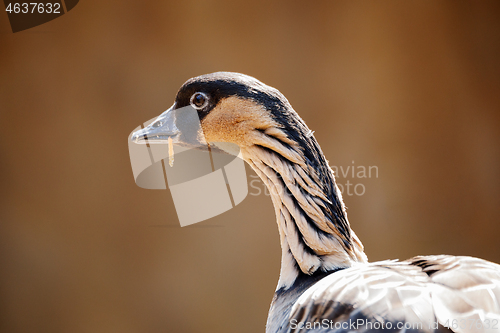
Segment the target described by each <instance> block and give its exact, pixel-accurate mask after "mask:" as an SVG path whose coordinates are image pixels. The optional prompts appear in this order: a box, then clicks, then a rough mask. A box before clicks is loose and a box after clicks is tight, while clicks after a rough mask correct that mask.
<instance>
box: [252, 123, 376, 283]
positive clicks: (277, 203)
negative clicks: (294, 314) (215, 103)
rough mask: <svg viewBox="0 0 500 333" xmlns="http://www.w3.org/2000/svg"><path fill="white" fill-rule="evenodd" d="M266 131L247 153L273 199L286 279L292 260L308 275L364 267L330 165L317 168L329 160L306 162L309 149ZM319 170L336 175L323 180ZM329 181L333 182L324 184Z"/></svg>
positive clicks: (357, 243) (361, 247)
mask: <svg viewBox="0 0 500 333" xmlns="http://www.w3.org/2000/svg"><path fill="white" fill-rule="evenodd" d="M265 132H269V133H272V135H268V134H266V133H265ZM265 132H263V131H258V133H257V134H256V135H257V136H258V137H259V139H260V140H255V141H256V142H257V144H254V145H251V146H247V147H243V148H242V154H243V157H244V159H245V160H246V161H247V162H248V163H249V164H250V166H251V167H252V168H253V169H254V170H255V172H256V173H257V174H258V176H259V177H260V178H261V179H262V181H263V182H264V184H265V185H266V186H267V187H268V189H269V192H270V194H271V198H272V201H273V205H274V209H275V214H276V218H277V223H278V228H279V231H280V238H281V247H282V251H283V255H282V275H283V265H290V255H291V257H292V258H293V259H294V261H295V263H296V265H297V266H298V268H299V269H300V271H301V272H302V273H304V274H308V275H311V274H313V273H314V272H316V271H318V270H321V271H325V272H327V271H330V270H334V269H338V268H341V267H349V266H352V264H353V263H355V262H365V261H366V256H365V255H364V253H363V246H362V245H361V242H359V240H358V239H357V237H356V235H355V234H354V232H353V231H352V230H351V229H350V227H349V223H348V220H347V216H346V215H345V208H344V206H343V203H342V197H341V194H340V193H339V192H338V188H337V187H336V186H335V183H334V176H333V172H332V171H331V169H330V167H329V166H328V165H320V166H321V167H320V168H318V165H314V164H315V163H316V164H321V163H322V161H325V163H326V160H325V159H324V158H323V159H322V161H311V160H310V159H307V158H305V157H304V153H303V151H302V150H303V149H304V148H303V147H300V146H299V145H297V144H296V143H295V142H294V141H291V140H290V139H288V138H287V140H286V141H282V140H281V139H282V138H283V137H285V135H284V134H283V133H282V132H281V130H280V129H278V128H273V129H272V130H270V129H267V130H266V131H265ZM280 133H281V134H280ZM263 137H265V139H263ZM311 140H314V138H311ZM317 170H322V171H325V170H326V171H327V172H330V173H331V174H330V175H328V177H321V175H318V174H317V172H318V171H317ZM324 179H327V180H328V179H331V182H333V183H331V184H324V183H322V182H321V181H322V180H324ZM297 273H300V272H297ZM287 284H288V283H287Z"/></svg>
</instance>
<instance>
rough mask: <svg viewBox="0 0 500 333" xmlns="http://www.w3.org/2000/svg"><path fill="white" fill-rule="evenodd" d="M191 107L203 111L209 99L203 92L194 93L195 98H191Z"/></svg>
mask: <svg viewBox="0 0 500 333" xmlns="http://www.w3.org/2000/svg"><path fill="white" fill-rule="evenodd" d="M190 102H191V105H192V106H193V108H195V109H197V110H200V109H203V108H204V107H205V106H207V104H208V97H207V95H205V94H204V93H202V92H197V93H194V94H193V96H191V101H190Z"/></svg>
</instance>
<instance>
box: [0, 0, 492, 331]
mask: <svg viewBox="0 0 500 333" xmlns="http://www.w3.org/2000/svg"><path fill="white" fill-rule="evenodd" d="M219 70H227V71H237V72H242V73H246V74H249V75H252V76H255V77H256V78H258V79H260V80H262V81H263V82H265V83H267V84H269V85H272V86H274V87H277V88H278V89H280V90H281V91H282V92H283V93H284V94H285V96H287V97H288V99H289V100H290V102H291V103H292V105H293V106H294V108H295V109H296V110H297V111H298V112H299V114H300V115H301V116H302V117H303V118H304V120H305V121H306V122H307V124H308V125H309V127H310V128H311V129H313V130H315V131H316V132H315V135H316V137H317V139H318V140H319V142H320V144H321V145H322V148H323V150H324V152H325V154H326V156H327V158H328V159H329V160H330V163H331V165H335V166H339V167H340V166H343V167H344V168H346V167H347V166H352V165H355V166H377V167H378V178H376V177H374V176H373V174H372V178H370V179H360V178H356V177H355V178H352V177H348V178H340V179H339V183H341V184H345V183H346V181H347V180H349V181H350V182H351V183H352V184H357V183H362V184H363V186H364V188H365V193H364V195H362V196H357V195H351V196H349V195H346V194H344V198H345V201H346V203H347V206H348V208H349V210H348V213H349V218H350V221H351V224H352V227H353V229H354V230H355V231H356V233H357V234H358V235H359V237H360V238H361V240H362V241H363V243H364V245H365V248H366V252H367V255H368V257H369V258H370V260H372V261H375V260H382V259H387V258H400V259H406V258H408V257H411V256H414V255H417V254H440V253H447V254H455V255H472V256H479V257H482V258H485V259H488V260H492V261H496V262H500V245H499V236H500V172H499V171H500V93H499V92H500V2H499V1H496V0H495V1H488V2H487V1H451V0H450V1H379V2H375V1H364V2H363V1H325V2H318V1H315V2H313V3H307V2H306V1H301V2H299V1H294V2H281V3H270V2H265V1H262V2H241V3H237V2H235V1H220V2H217V1H182V2H181V1H176V2H159V1H158V2H144V1H127V2H123V1H111V0H106V1H92V0H82V1H80V4H79V5H78V6H77V7H75V8H74V9H73V10H72V11H71V12H69V13H68V14H66V15H64V16H62V17H60V18H58V19H56V20H54V21H52V22H49V23H47V24H44V25H42V26H39V27H36V28H34V29H30V30H26V31H23V32H19V33H16V34H13V33H12V32H11V30H10V27H9V25H8V21H7V15H6V14H0V124H1V130H0V267H1V268H0V316H1V318H0V331H1V332H51V333H57V332H72V333H79V332H120V333H128V332H264V325H265V322H266V317H267V310H268V307H269V304H270V302H271V298H272V295H273V292H274V289H275V286H276V283H277V280H278V274H279V265H280V248H279V240H278V232H277V228H276V225H275V217H274V212H273V208H272V205H271V201H270V199H269V198H268V197H266V196H265V195H258V196H256V195H249V196H248V198H247V199H246V200H245V201H244V202H243V203H242V204H241V205H240V206H238V207H237V208H235V209H233V210H231V211H229V212H227V213H225V214H223V215H221V216H218V217H215V218H213V219H211V220H209V221H205V222H203V223H200V224H197V225H195V226H192V227H186V228H180V227H179V224H178V221H177V217H176V214H175V210H174V207H173V203H172V198H171V196H170V193H169V192H168V191H153V190H143V189H141V188H139V187H137V186H136V185H135V183H134V180H133V177H132V171H131V167H130V162H129V157H128V148H127V142H126V140H127V136H128V134H129V133H130V132H131V131H132V130H133V129H134V128H135V127H136V126H138V125H139V124H141V123H142V122H144V121H146V120H148V119H150V118H152V117H154V116H157V115H159V114H160V113H161V112H162V111H164V110H165V109H167V108H168V107H169V106H170V105H171V103H172V102H173V99H174V96H175V93H176V91H177V89H178V87H179V86H180V85H181V84H182V83H183V82H184V81H185V80H187V79H188V78H190V77H192V76H196V75H200V74H204V73H209V72H213V71H219ZM353 161H354V163H353ZM250 174H251V175H255V174H254V173H253V172H250ZM360 190H361V188H358V192H359V191H360ZM250 192H251V193H256V190H255V189H253V188H251V189H250Z"/></svg>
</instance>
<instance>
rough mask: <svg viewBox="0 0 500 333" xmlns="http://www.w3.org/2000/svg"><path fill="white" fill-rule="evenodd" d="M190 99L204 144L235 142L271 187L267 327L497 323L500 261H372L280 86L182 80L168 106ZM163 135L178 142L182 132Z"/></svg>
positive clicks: (365, 328) (459, 328)
mask: <svg viewBox="0 0 500 333" xmlns="http://www.w3.org/2000/svg"><path fill="white" fill-rule="evenodd" d="M188 105H191V106H192V107H193V108H195V109H196V110H197V112H198V116H199V119H200V123H201V129H202V131H203V137H204V139H205V140H206V143H207V144H210V143H216V142H229V143H233V144H237V145H238V146H239V147H240V150H241V154H242V156H243V159H244V160H245V161H246V162H247V163H248V164H249V165H250V166H251V167H252V168H253V170H255V172H256V173H257V175H258V176H259V177H260V178H261V179H262V181H263V182H264V184H265V185H266V186H267V187H268V189H269V192H270V193H271V199H272V201H273V205H274V209H275V214H276V220H277V225H278V230H279V235H280V242H281V248H282V257H281V271H280V279H279V281H278V286H277V288H276V291H275V294H274V297H273V300H272V303H271V308H270V310H269V316H268V320H267V325H266V332H267V333H285V332H347V331H352V332H358V331H359V332H370V331H386V330H387V331H402V332H403V331H411V332H433V331H436V332H438V331H447V330H452V331H454V332H460V333H468V332H483V331H487V332H497V331H500V304H499V302H500V266H499V265H497V264H494V263H491V262H488V261H485V260H482V259H477V258H470V257H453V256H444V255H442V256H427V257H415V258H412V259H409V260H406V261H401V262H399V261H381V262H375V263H368V260H367V257H366V255H365V253H364V251H363V245H362V244H361V242H360V240H359V239H358V238H357V236H356V234H355V233H354V232H353V231H352V229H351V228H350V224H349V221H348V219H347V214H346V209H345V206H344V203H343V200H342V194H341V192H340V191H339V189H338V187H337V185H336V183H335V177H334V173H333V171H332V170H331V168H330V167H329V165H328V162H327V160H326V158H325V157H324V155H323V152H322V151H321V148H320V146H319V144H318V143H317V141H316V139H315V138H314V135H313V132H312V131H311V130H310V129H309V128H308V127H307V125H306V124H305V123H304V121H303V120H302V119H301V118H300V117H299V115H298V114H297V113H296V112H295V110H294V109H293V108H292V106H291V105H290V103H289V102H288V100H287V99H286V98H285V97H284V96H283V95H282V94H281V93H280V92H279V91H278V90H276V89H274V88H272V87H269V86H267V85H265V84H264V83H262V82H260V81H258V80H256V79H254V78H252V77H249V76H246V75H243V74H238V73H228V72H219V73H213V74H208V75H202V76H199V77H196V78H192V79H190V80H188V81H187V82H186V83H184V85H183V86H182V87H181V88H180V89H179V91H178V93H177V96H176V100H175V103H174V105H173V106H172V108H171V109H169V110H167V112H165V113H166V114H167V115H168V114H169V112H173V111H174V110H177V109H180V108H182V107H185V106H188ZM165 119H166V118H165ZM169 119H172V120H171V121H175V117H169ZM174 125H175V124H174ZM164 126H166V127H168V128H169V129H172V128H175V126H172V124H166V125H164ZM160 129H161V128H160ZM155 131H156V132H155V133H156V134H155V137H156V138H161V137H162V136H161V133H160V135H158V128H155ZM147 134H148V129H147V128H146V129H145V130H142V131H140V132H138V133H137V134H135V135H134V136H133V138H134V140H135V141H136V142H137V141H140V140H144V139H145V138H147ZM167 137H168V139H169V140H171V139H172V137H174V139H175V140H176V142H180V143H182V133H177V132H175V133H174V132H172V131H170V132H169V131H166V132H165V134H164V138H165V140H166V139H167Z"/></svg>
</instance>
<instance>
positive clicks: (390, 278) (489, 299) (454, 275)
mask: <svg viewBox="0 0 500 333" xmlns="http://www.w3.org/2000/svg"><path fill="white" fill-rule="evenodd" d="M499 300H500V265H497V264H494V263H491V262H488V261H486V260H482V259H477V258H471V257H453V256H444V255H442V256H425V257H423V256H421V257H415V258H412V259H410V260H407V261H403V262H398V261H382V262H376V263H370V264H362V265H359V266H355V267H351V268H348V269H344V270H342V271H339V272H336V273H333V274H331V275H329V276H327V277H325V278H323V279H322V280H320V281H318V282H317V283H316V284H315V285H313V286H312V287H310V288H309V289H308V290H306V291H305V292H304V293H303V294H302V295H301V296H300V297H299V299H298V300H297V302H296V303H295V304H294V306H293V308H292V311H291V315H290V323H292V322H293V323H295V324H294V325H291V326H290V332H333V331H335V332H348V331H349V332H371V331H377V332H381V331H391V332H436V331H445V330H447V329H446V328H445V327H444V326H447V327H450V328H451V329H452V330H453V331H455V332H458V333H472V332H474V333H476V332H500V303H499ZM325 320H326V321H325ZM464 322H465V323H466V324H465V325H464ZM471 323H472V325H471ZM487 324H488V325H487ZM495 324H496V325H495ZM487 326H488V327H487Z"/></svg>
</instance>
